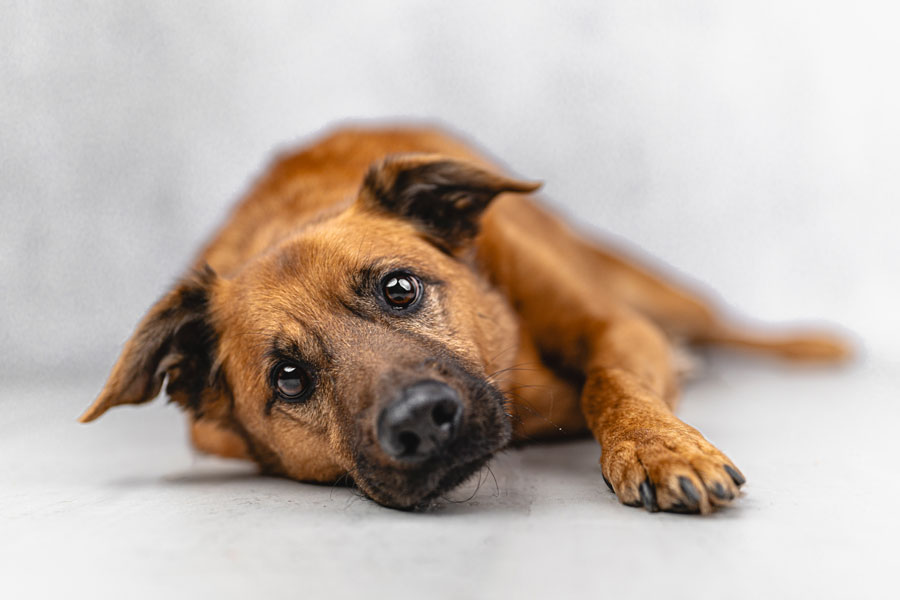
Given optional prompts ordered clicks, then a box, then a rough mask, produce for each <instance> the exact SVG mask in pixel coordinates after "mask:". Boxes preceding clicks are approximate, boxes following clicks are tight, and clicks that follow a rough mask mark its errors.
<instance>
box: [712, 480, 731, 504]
mask: <svg viewBox="0 0 900 600" xmlns="http://www.w3.org/2000/svg"><path fill="white" fill-rule="evenodd" d="M712 493H713V495H714V496H715V497H716V498H718V499H719V500H734V494H732V493H731V492H730V491H728V490H726V489H725V486H724V485H722V483H721V482H719V481H717V482H716V485H715V486H713V489H712Z"/></svg>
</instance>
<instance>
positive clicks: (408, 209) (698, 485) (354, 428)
mask: <svg viewBox="0 0 900 600" xmlns="http://www.w3.org/2000/svg"><path fill="white" fill-rule="evenodd" d="M537 187H538V185H537V184H535V183H530V182H525V181H519V180H516V179H512V178H510V177H508V176H506V175H503V174H502V171H501V169H499V168H498V167H497V166H496V165H495V164H492V163H491V161H489V160H487V159H486V158H484V157H483V156H481V155H480V154H478V153H477V152H476V151H475V150H473V149H472V148H471V147H470V146H468V145H466V144H464V143H462V142H460V141H459V140H457V139H455V138H454V137H452V136H450V135H447V134H446V133H443V132H440V131H437V130H434V129H427V128H364V127H354V128H347V129H342V130H339V131H336V132H334V133H332V134H331V135H328V136H326V137H325V138H324V139H321V140H320V141H318V142H316V143H314V144H312V145H311V146H309V147H307V148H304V149H301V150H299V151H297V152H293V153H289V154H287V155H285V156H283V157H281V158H279V159H278V160H277V161H276V162H275V164H274V165H273V166H272V168H271V169H270V170H269V171H268V172H267V173H266V174H265V175H264V176H263V177H262V178H261V179H260V180H259V181H258V182H257V184H256V185H255V186H254V187H253V189H251V191H250V192H249V194H247V196H246V198H245V199H244V200H243V201H242V202H240V204H239V205H238V206H237V208H236V209H235V210H234V212H233V213H232V215H231V217H230V218H229V219H228V221H227V222H226V224H225V225H224V227H222V229H221V230H220V231H219V232H218V233H217V234H216V235H215V236H214V238H213V240H212V241H211V242H210V243H209V244H208V245H207V246H206V247H205V248H204V249H203V251H202V252H201V253H200V255H199V256H198V257H197V260H196V261H195V264H194V266H193V268H192V269H191V270H190V271H189V273H188V274H187V275H186V276H185V277H184V278H183V279H182V280H181V281H180V282H179V283H177V284H176V285H175V286H174V288H173V289H172V291H170V292H169V293H168V294H166V295H165V296H164V297H163V298H162V299H161V300H160V301H159V302H157V304H156V305H154V306H153V308H151V309H150V312H149V313H148V314H147V315H146V316H145V317H144V319H143V320H142V321H141V323H140V324H139V325H138V328H137V330H136V332H135V333H134V335H133V336H132V338H131V339H130V340H129V341H128V343H127V344H126V346H125V348H124V350H123V352H122V355H121V356H120V358H119V360H118V362H117V363H116V365H115V367H114V368H113V371H112V374H111V375H110V377H109V380H108V382H107V384H106V386H105V387H104V388H103V390H102V391H101V393H100V395H99V397H98V398H97V400H96V402H95V403H94V404H93V406H91V407H90V408H89V409H88V410H87V412H85V414H84V415H83V416H82V419H81V420H82V421H85V422H86V421H92V420H93V419H95V418H97V417H98V416H100V415H101V414H102V413H103V412H105V411H106V410H107V409H108V408H110V407H112V406H115V405H119V404H139V403H143V402H147V401H149V400H151V399H152V398H154V397H155V396H156V395H157V394H158V393H159V391H160V388H161V386H162V383H163V380H164V379H166V378H167V381H168V385H167V387H166V391H167V393H168V394H169V395H170V396H171V398H172V399H173V400H174V401H176V402H177V403H178V404H180V405H181V406H183V407H184V408H185V409H186V410H188V412H189V413H190V415H191V419H192V422H193V425H192V438H193V441H194V443H195V445H196V446H197V447H198V448H200V449H202V450H205V451H208V452H212V453H215V454H219V455H223V456H230V457H244V458H251V459H253V460H255V461H256V462H257V463H259V464H260V466H261V467H262V469H263V470H264V471H266V472H268V473H272V474H278V475H283V476H286V477H291V478H294V479H298V480H302V481H317V482H334V481H337V480H340V479H344V478H346V477H349V478H351V479H352V481H353V482H355V484H356V485H357V486H358V487H359V488H360V489H361V490H362V491H363V492H365V493H366V494H367V495H368V496H369V497H371V498H372V499H374V500H376V501H377V502H380V503H382V504H385V505H388V506H393V507H398V508H412V507H420V506H424V505H427V504H428V503H429V502H431V501H432V500H433V499H434V498H437V497H439V496H440V495H441V494H443V493H444V492H446V491H447V490H449V489H451V488H452V487H454V486H456V485H458V484H459V483H460V482H462V481H463V480H465V479H466V478H467V477H469V476H470V475H471V474H472V473H473V472H475V471H477V470H478V469H479V468H480V467H481V466H482V465H484V464H485V462H486V461H488V460H489V459H490V457H491V456H492V455H493V454H494V453H495V452H496V451H497V450H499V449H500V448H502V447H504V446H505V445H507V444H508V443H510V441H527V440H533V439H540V438H550V437H560V436H571V435H578V434H581V433H582V432H591V433H592V434H593V435H594V437H595V438H596V439H597V441H598V442H599V443H600V445H601V446H602V450H603V451H602V457H601V461H600V462H601V467H602V472H603V477H604V479H605V480H606V482H607V484H608V485H609V486H610V488H611V489H612V490H614V491H615V493H616V494H617V495H618V497H619V499H620V500H621V501H622V502H623V503H624V504H627V505H633V506H643V507H645V508H646V509H648V510H660V509H661V510H669V511H676V512H702V513H707V512H710V511H711V510H712V509H713V508H715V507H717V506H722V505H725V504H728V503H729V502H731V501H732V500H733V499H734V498H736V497H737V496H738V494H739V488H740V486H741V485H742V484H743V483H744V477H743V475H742V474H741V473H740V471H739V470H738V469H737V467H736V466H735V465H734V464H733V463H732V462H731V461H730V460H729V459H728V458H727V457H726V456H725V455H724V454H723V453H722V452H720V451H719V450H718V449H717V448H715V447H714V446H712V444H710V443H709V442H707V441H706V439H704V438H703V436H702V435H701V434H700V433H699V432H698V431H697V430H695V429H693V428H692V427H690V426H688V425H686V424H684V423H683V422H681V421H680V420H679V419H678V418H677V417H675V415H674V414H673V412H672V408H673V405H674V403H675V399H676V395H677V390H678V381H677V374H676V365H675V360H674V358H673V343H672V340H674V339H678V340H682V341H684V342H687V343H690V344H721V345H729V346H735V347H742V348H746V349H751V350H757V351H762V352H768V353H772V354H775V355H778V356H781V357H784V358H789V359H794V360H819V361H839V360H842V359H844V358H846V356H847V350H846V347H845V346H844V345H843V344H842V343H841V342H840V341H838V340H836V339H834V338H831V337H829V336H826V335H819V334H804V335H785V336H781V337H778V338H772V337H766V336H763V335H759V334H755V333H752V332H747V331H743V330H741V329H739V328H736V327H735V326H733V325H730V324H729V323H727V322H725V320H723V318H722V317H721V316H720V315H719V314H718V313H717V311H716V310H714V309H713V308H712V307H711V306H710V305H709V304H708V303H707V302H706V301H705V300H703V299H702V298H700V297H699V296H697V295H696V294H695V293H694V292H692V291H690V290H687V289H685V288H683V287H681V286H679V285H677V284H675V283H673V282H672V281H669V280H667V279H665V278H663V277H662V276H660V275H659V274H656V273H651V272H650V271H649V270H647V269H646V268H644V267H642V266H639V265H637V264H636V263H634V262H633V261H631V260H629V259H627V258H625V257H623V256H621V255H619V254H617V253H615V252H613V251H611V250H610V249H608V248H605V247H603V246H602V245H600V244H598V243H595V242H592V241H587V240H585V239H583V238H582V237H580V236H579V235H577V234H576V233H574V232H573V231H572V230H571V229H570V228H569V227H568V226H567V225H565V224H564V223H563V222H562V221H561V220H559V219H558V218H556V217H555V216H553V215H552V214H550V213H549V212H547V211H546V210H545V209H544V208H542V207H541V206H540V205H539V204H538V202H537V201H536V200H535V199H533V198H532V197H531V196H529V195H527V194H528V193H530V192H533V191H535V189H536V188H537ZM398 269H399V270H403V271H407V272H412V273H415V274H416V275H417V276H419V277H420V278H421V280H422V281H423V284H424V287H425V293H424V296H423V299H422V302H421V305H420V306H417V307H416V309H415V310H411V311H409V312H403V313H398V312H397V311H391V310H390V308H389V307H387V306H386V305H385V304H384V300H383V298H382V297H381V295H380V292H379V283H378V282H379V280H380V278H381V277H382V276H384V274H386V273H388V272H391V271H393V270H398ZM282 360H291V361H294V362H297V363H298V364H301V365H303V366H304V368H305V369H306V370H307V371H308V372H309V373H310V378H311V380H312V383H313V384H314V386H315V387H314V391H313V392H312V393H311V396H310V398H309V399H308V400H306V401H305V402H302V403H286V402H283V401H282V400H281V399H279V397H278V396H277V394H275V392H274V391H273V385H272V379H271V376H270V374H271V372H272V369H273V367H274V366H275V365H277V364H278V363H279V361H282ZM422 379H435V380H439V381H441V382H445V383H447V384H448V385H449V386H450V387H452V388H453V389H454V390H455V391H456V392H457V393H458V394H459V395H460V397H461V398H462V401H463V407H464V413H463V414H464V417H463V419H462V423H461V425H460V427H461V429H460V433H459V435H458V436H457V438H456V439H455V440H454V441H453V443H452V444H451V445H450V446H449V447H448V448H447V449H446V451H445V452H443V453H441V454H440V455H438V456H435V457H432V458H430V459H429V460H428V461H426V462H425V463H424V464H421V465H408V464H404V463H401V462H398V461H396V460H393V459H392V458H391V457H390V456H388V455H386V454H385V452H383V451H382V450H381V449H380V448H379V445H378V443H377V440H376V439H375V422H376V417H377V414H378V412H379V411H380V410H381V408H382V407H384V406H385V405H386V403H388V402H390V401H391V400H392V399H393V398H394V397H396V395H397V393H398V390H400V389H403V387H404V386H407V385H410V384H413V383H415V382H416V381H420V380H422Z"/></svg>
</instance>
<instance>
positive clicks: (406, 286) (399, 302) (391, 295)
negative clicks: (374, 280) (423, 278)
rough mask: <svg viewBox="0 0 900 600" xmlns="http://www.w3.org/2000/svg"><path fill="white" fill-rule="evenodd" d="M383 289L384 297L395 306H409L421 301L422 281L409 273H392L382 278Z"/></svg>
mask: <svg viewBox="0 0 900 600" xmlns="http://www.w3.org/2000/svg"><path fill="white" fill-rule="evenodd" d="M381 291H382V293H383V294H384V299H385V300H387V303H388V304H389V305H390V306H392V307H393V308H397V309H403V308H409V307H411V306H413V305H414V304H415V303H416V302H418V301H419V298H420V297H421V295H422V282H420V281H419V278H418V277H416V276H415V275H410V274H409V273H391V274H390V275H388V276H387V277H385V278H384V279H383V280H382V283H381Z"/></svg>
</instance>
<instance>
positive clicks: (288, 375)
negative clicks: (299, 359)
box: [272, 362, 312, 402]
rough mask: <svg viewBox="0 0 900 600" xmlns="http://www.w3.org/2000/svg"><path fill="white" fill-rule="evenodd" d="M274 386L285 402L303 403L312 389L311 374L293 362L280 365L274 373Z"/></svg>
mask: <svg viewBox="0 0 900 600" xmlns="http://www.w3.org/2000/svg"><path fill="white" fill-rule="evenodd" d="M272 384H273V385H274V386H275V391H276V392H277V394H278V397H279V398H280V399H281V400H284V401H285V402H302V401H303V400H305V399H306V397H307V396H308V395H309V391H310V389H312V385H311V379H310V376H309V373H307V372H306V370H305V369H304V368H303V367H301V366H300V365H298V364H296V363H292V362H283V363H280V364H279V365H278V366H277V367H275V369H274V370H273V371H272Z"/></svg>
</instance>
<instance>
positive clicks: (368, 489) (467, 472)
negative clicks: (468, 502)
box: [354, 451, 495, 510]
mask: <svg viewBox="0 0 900 600" xmlns="http://www.w3.org/2000/svg"><path fill="white" fill-rule="evenodd" d="M494 452H495V451H492V452H488V453H486V454H485V455H483V456H481V457H480V458H476V459H474V460H470V461H467V462H464V463H460V464H457V465H453V466H451V467H449V468H448V469H447V470H446V471H445V472H444V473H443V474H442V475H441V476H440V478H439V479H438V481H437V484H435V485H434V486H432V487H431V489H430V490H428V491H426V492H425V493H424V494H423V495H421V497H419V498H417V499H413V500H407V501H403V500H399V499H398V498H396V496H395V495H394V494H393V493H391V492H390V491H388V490H386V489H385V488H383V487H381V486H380V485H378V484H377V483H375V482H374V481H372V480H370V479H368V478H365V477H359V476H358V477H356V478H354V479H355V481H357V485H358V486H359V484H360V483H362V484H363V491H364V492H365V493H366V495H367V496H368V497H369V498H371V499H372V500H374V501H375V502H377V503H379V504H381V505H383V506H387V507H389V508H396V509H399V510H422V509H425V508H427V507H428V506H429V505H430V504H431V503H432V502H433V501H434V500H436V499H437V498H440V497H441V496H442V495H443V494H446V493H447V492H449V491H451V490H452V489H454V488H456V487H457V486H459V485H461V484H463V483H464V482H465V481H466V480H467V479H469V478H470V477H471V476H472V475H474V474H475V473H477V472H478V470H479V469H480V468H481V467H483V466H484V465H486V464H487V463H488V462H489V461H490V459H491V458H493V456H494Z"/></svg>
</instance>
